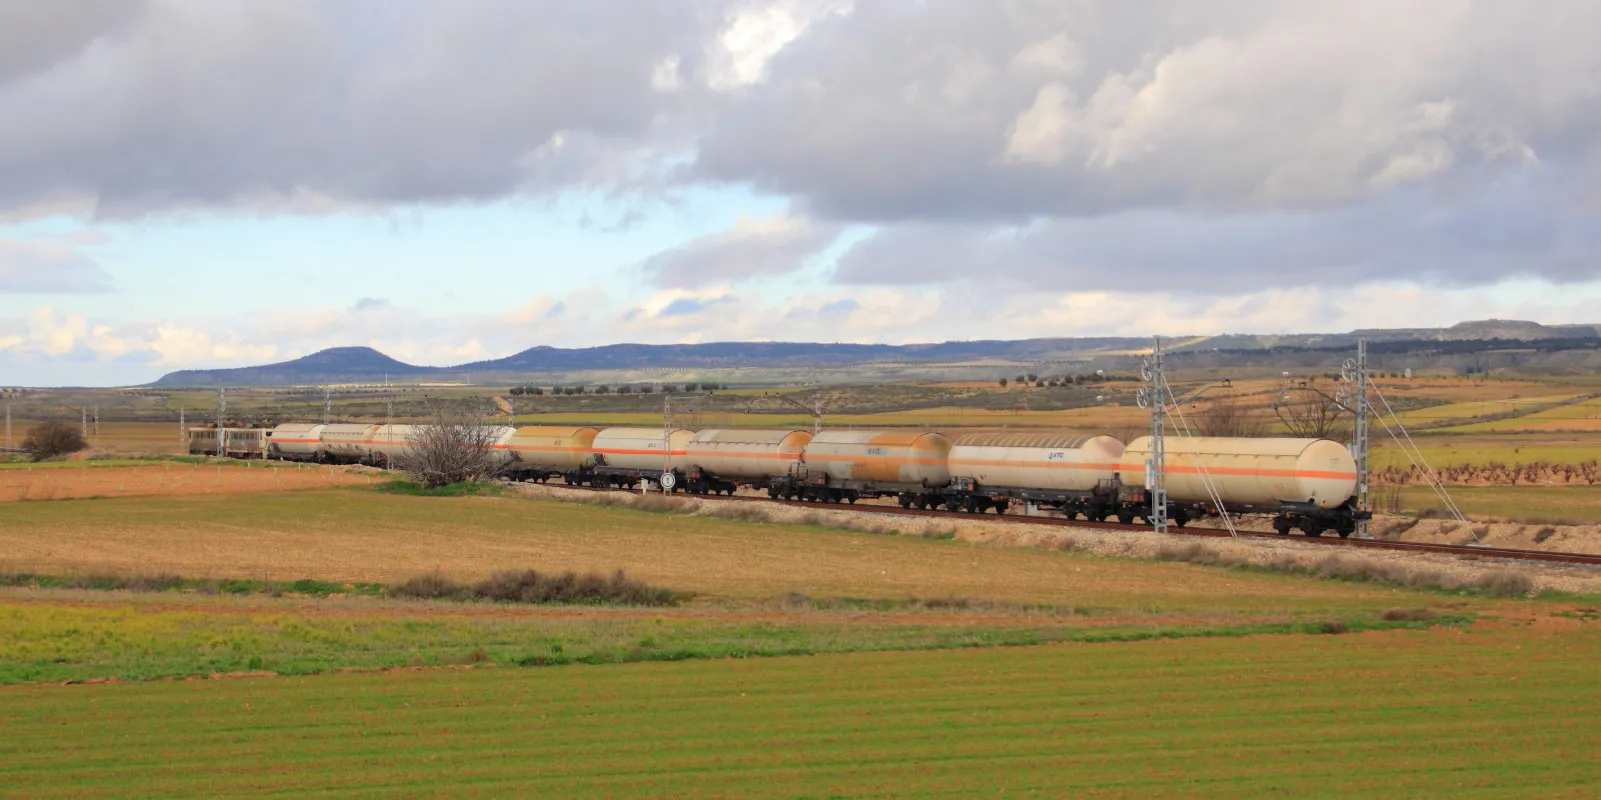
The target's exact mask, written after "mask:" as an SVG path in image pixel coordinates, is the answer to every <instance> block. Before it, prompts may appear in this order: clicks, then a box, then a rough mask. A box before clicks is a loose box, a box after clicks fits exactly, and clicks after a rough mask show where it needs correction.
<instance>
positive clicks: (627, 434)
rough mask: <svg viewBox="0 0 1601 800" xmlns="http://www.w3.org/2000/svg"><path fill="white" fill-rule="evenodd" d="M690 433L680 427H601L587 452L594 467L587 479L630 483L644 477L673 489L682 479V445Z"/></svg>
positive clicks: (598, 481) (683, 450) (597, 483)
mask: <svg viewBox="0 0 1601 800" xmlns="http://www.w3.org/2000/svg"><path fill="white" fill-rule="evenodd" d="M694 435H695V434H694V432H693V431H687V430H683V429H677V430H671V431H665V432H664V431H663V430H662V429H661V428H602V429H601V431H600V433H598V434H596V435H595V440H594V444H593V445H592V450H591V451H590V452H591V453H592V454H593V455H594V458H595V468H594V471H593V473H592V475H590V476H589V477H588V482H589V484H590V485H592V486H598V485H611V486H631V485H633V484H635V483H637V482H638V481H639V480H640V479H641V478H644V479H648V480H651V481H656V482H658V483H664V484H666V488H668V489H672V490H676V489H677V488H678V486H679V485H680V484H681V483H682V482H683V478H684V474H683V468H684V456H685V454H686V450H685V448H686V447H687V446H688V445H689V440H690V438H691V437H693V436H694ZM669 475H670V476H671V477H668V476H669Z"/></svg>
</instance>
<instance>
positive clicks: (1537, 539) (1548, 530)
mask: <svg viewBox="0 0 1601 800" xmlns="http://www.w3.org/2000/svg"><path fill="white" fill-rule="evenodd" d="M1555 535H1557V529H1556V528H1553V527H1551V526H1550V525H1547V526H1545V527H1543V528H1541V529H1539V530H1537V531H1535V532H1534V543H1535V544H1541V543H1543V542H1544V541H1545V540H1546V539H1549V538H1551V537H1553V536H1555Z"/></svg>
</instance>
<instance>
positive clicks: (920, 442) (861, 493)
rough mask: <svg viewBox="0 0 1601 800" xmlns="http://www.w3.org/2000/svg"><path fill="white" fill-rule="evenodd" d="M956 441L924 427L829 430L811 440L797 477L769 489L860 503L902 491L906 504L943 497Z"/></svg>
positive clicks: (899, 494) (780, 493)
mask: <svg viewBox="0 0 1601 800" xmlns="http://www.w3.org/2000/svg"><path fill="white" fill-rule="evenodd" d="M950 450H951V440H949V439H947V438H945V437H944V436H941V435H940V434H937V433H927V432H918V431H847V430H837V431H823V432H822V433H819V434H817V435H816V436H814V437H812V440H811V442H810V443H809V444H807V445H806V453H805V457H804V459H803V461H802V464H801V466H800V468H799V469H798V470H797V471H796V475H795V477H794V480H792V481H789V482H787V483H785V484H781V485H775V486H773V487H771V488H769V489H768V493H769V494H770V495H773V496H774V497H778V496H788V497H800V498H804V499H811V500H823V501H828V502H838V501H840V500H845V501H848V502H852V503H854V502H856V500H857V499H858V498H862V497H886V496H891V495H893V496H897V497H899V499H900V503H901V505H902V506H903V507H908V508H909V507H911V506H914V505H915V506H918V507H919V508H929V507H931V506H934V505H937V504H939V503H941V502H943V498H942V496H941V494H942V493H943V492H944V490H945V488H946V486H947V485H949V484H950V482H951V473H950V469H949V467H948V465H947V463H946V459H947V457H948V456H949V454H950Z"/></svg>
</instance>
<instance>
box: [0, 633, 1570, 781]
mask: <svg viewBox="0 0 1601 800" xmlns="http://www.w3.org/2000/svg"><path fill="white" fill-rule="evenodd" d="M1598 659H1601V631H1598V630H1597V626H1596V624H1595V623H1589V624H1585V625H1583V629H1582V630H1572V631H1566V632H1563V633H1562V634H1561V635H1560V636H1558V635H1554V634H1553V633H1551V632H1549V631H1544V630H1532V629H1521V628H1502V629H1498V630H1482V631H1474V632H1467V633H1464V632H1456V631H1430V632H1420V633H1384V634H1367V635H1361V636H1297V637H1283V636H1273V637H1253V638H1246V639H1206V640H1199V639H1197V640H1182V641H1160V642H1143V643H1123V644H1074V645H1054V646H1045V647H1036V648H1013V649H1000V650H970V651H955V652H939V653H886V654H868V655H852V656H816V657H797V658H777V659H758V660H748V661H747V660H720V661H699V662H683V663H651V664H631V665H619V666H574V667H565V668H559V669H515V668H491V669H470V670H464V671H456V670H426V671H417V672H405V671H401V672H389V673H384V674H351V675H337V676H319V677H311V678H283V679H261V680H252V679H241V680H221V681H203V682H178V683H148V684H138V685H111V686H68V687H61V686H42V685H36V686H21V687H3V688H0V785H3V786H5V787H6V793H7V794H11V795H14V796H18V797H30V798H39V797H80V798H82V797H128V796H162V797H272V796H307V795H312V794H316V795H318V796H332V797H358V796H359V797H368V796H378V795H382V796H436V797H443V796H451V797H500V796H516V795H535V796H541V797H568V798H583V797H700V798H735V797H738V798H750V797H763V798H767V797H772V798H820V797H839V798H845V797H852V798H854V797H885V798H887V797H893V798H911V797H974V796H988V797H994V796H1005V797H1042V798H1056V797H1151V796H1163V797H1227V798H1247V797H1297V798H1312V797H1327V798H1348V797H1373V798H1393V797H1451V798H1456V799H1458V800H1471V799H1472V798H1526V797H1573V798H1582V797H1594V796H1596V795H1597V794H1598V793H1601V729H1598V728H1597V727H1596V726H1595V725H1594V724H1593V721H1594V719H1595V717H1596V715H1597V713H1601V682H1598V681H1596V680H1595V674H1594V665H1595V663H1596V662H1597V660H1598Z"/></svg>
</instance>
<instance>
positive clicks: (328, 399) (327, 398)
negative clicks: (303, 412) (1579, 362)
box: [322, 386, 334, 425]
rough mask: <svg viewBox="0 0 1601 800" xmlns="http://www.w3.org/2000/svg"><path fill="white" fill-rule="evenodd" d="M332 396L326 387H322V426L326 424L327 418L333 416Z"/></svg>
mask: <svg viewBox="0 0 1601 800" xmlns="http://www.w3.org/2000/svg"><path fill="white" fill-rule="evenodd" d="M333 410H334V396H333V392H332V391H330V390H329V388H328V387H326V386H324V387H322V424H324V425H327V424H328V417H329V416H331V415H332V414H333Z"/></svg>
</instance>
